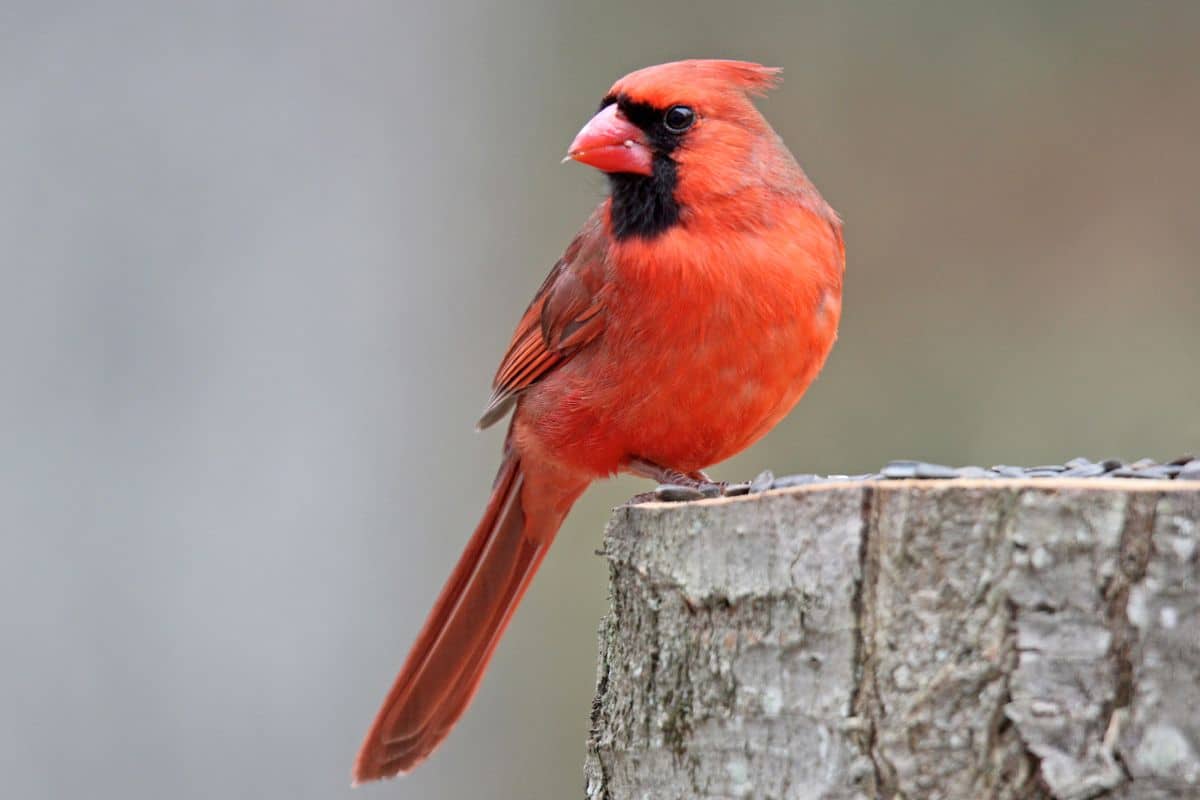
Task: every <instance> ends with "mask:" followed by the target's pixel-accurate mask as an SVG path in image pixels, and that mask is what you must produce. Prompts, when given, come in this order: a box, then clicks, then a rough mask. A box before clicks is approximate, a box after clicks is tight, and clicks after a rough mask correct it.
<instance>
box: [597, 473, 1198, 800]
mask: <svg viewBox="0 0 1200 800" xmlns="http://www.w3.org/2000/svg"><path fill="white" fill-rule="evenodd" d="M1198 551H1200V484H1196V483H1181V482H1168V481H1138V480H1068V479H1062V480H1014V481H995V480H990V481H969V480H955V481H878V482H860V483H840V484H818V485H814V486H805V487H799V488H796V489H789V490H782V491H773V492H768V493H766V494H761V495H755V496H751V497H743V498H729V499H716V500H705V501H699V502H693V503H686V504H664V503H647V504H643V505H636V506H625V507H622V508H619V509H617V511H616V513H615V515H614V517H613V519H612V521H611V522H610V524H609V527H608V531H607V533H606V536H605V545H604V554H605V556H606V557H607V558H608V561H609V564H610V572H611V596H612V609H611V612H610V613H609V614H608V616H607V617H606V618H605V620H604V622H603V624H602V626H601V629H600V663H599V669H598V679H597V689H596V698H595V701H594V704H593V709H592V729H591V735H590V737H589V741H588V756H587V763H586V766H585V771H586V778H587V790H586V791H587V796H588V797H589V798H603V799H605V800H626V798H629V799H630V800H633V799H634V798H636V799H637V800H643V798H646V799H653V800H660V799H662V798H831V799H833V798H839V799H840V798H855V799H856V800H857V799H862V800H869V799H870V798H888V800H893V799H894V798H908V800H938V799H939V798H942V799H944V800H964V799H966V798H1006V799H1008V798H1058V799H1059V800H1083V798H1096V797H1107V798H1122V799H1125V798H1181V797H1193V798H1197V797H1200V558H1198Z"/></svg>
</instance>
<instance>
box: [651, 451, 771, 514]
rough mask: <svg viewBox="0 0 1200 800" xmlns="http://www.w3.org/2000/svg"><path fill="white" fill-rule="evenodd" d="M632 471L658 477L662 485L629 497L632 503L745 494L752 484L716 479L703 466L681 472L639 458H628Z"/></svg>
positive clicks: (683, 501)
mask: <svg viewBox="0 0 1200 800" xmlns="http://www.w3.org/2000/svg"><path fill="white" fill-rule="evenodd" d="M629 471H630V472H632V473H633V474H634V475H640V476H641V477H643V478H650V479H651V480H654V481H658V483H659V485H658V487H657V488H656V489H655V490H654V491H653V492H643V493H641V494H638V495H635V496H634V497H633V498H631V499H630V501H629V502H630V504H631V505H636V504H638V503H650V502H658V503H685V502H688V501H689V500H702V499H704V498H706V497H732V496H734V495H739V494H746V493H747V492H749V491H750V484H748V483H745V484H743V483H737V484H731V483H729V482H728V481H714V480H713V479H712V478H710V477H708V475H706V474H704V473H703V472H701V471H700V470H696V471H695V472H680V471H679V470H675V469H668V468H667V467H660V466H658V465H657V464H654V463H651V462H649V461H644V460H642V459H640V458H637V459H633V460H632V461H630V462H629Z"/></svg>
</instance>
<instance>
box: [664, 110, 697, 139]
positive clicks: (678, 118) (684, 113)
mask: <svg viewBox="0 0 1200 800" xmlns="http://www.w3.org/2000/svg"><path fill="white" fill-rule="evenodd" d="M695 121H696V112H694V111H692V110H691V109H690V108H688V107H687V106H671V107H670V108H668V109H667V113H666V114H664V115H663V126H664V127H666V129H667V130H669V131H670V132H671V133H683V132H684V131H686V130H687V129H688V128H690V127H692V123H693V122H695Z"/></svg>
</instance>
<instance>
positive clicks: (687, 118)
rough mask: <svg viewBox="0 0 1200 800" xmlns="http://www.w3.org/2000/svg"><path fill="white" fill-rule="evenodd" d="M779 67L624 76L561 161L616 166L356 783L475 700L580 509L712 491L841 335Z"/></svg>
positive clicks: (830, 221)
mask: <svg viewBox="0 0 1200 800" xmlns="http://www.w3.org/2000/svg"><path fill="white" fill-rule="evenodd" d="M777 78H778V70H776V69H770V68H767V67H763V66H760V65H758V64H750V63H745V62H741V61H700V60H697V61H679V62H676V63H671V64H662V65H659V66H656V67H648V68H646V69H642V70H638V71H637V72H633V73H631V74H629V75H626V76H625V77H624V78H622V79H621V80H619V81H617V82H616V83H615V84H614V85H613V87H612V89H610V90H609V92H608V94H607V95H605V97H604V99H603V101H602V102H601V104H600V110H599V111H598V112H597V113H596V115H595V116H594V117H592V119H591V121H590V122H588V123H587V125H585V126H584V128H583V130H581V131H580V132H579V135H578V136H576V137H575V141H574V142H572V143H571V147H570V149H569V150H568V155H569V157H570V158H572V159H574V160H576V161H579V162H581V163H584V164H589V165H591V166H593V167H596V168H597V169H600V170H602V171H603V172H605V173H607V175H608V180H609V184H610V189H611V191H610V195H609V197H608V198H606V199H605V200H604V201H603V202H602V203H601V204H600V206H599V208H597V209H596V211H595V212H594V213H593V214H592V216H591V218H590V219H588V221H587V222H586V223H584V226H583V229H582V230H581V231H580V232H579V235H577V236H576V237H575V239H574V241H572V242H571V244H570V246H569V247H567V251H566V253H564V254H563V257H562V258H561V259H559V261H558V263H557V264H555V265H554V269H553V270H551V271H550V275H549V277H547V278H546V281H545V283H543V284H542V288H541V289H539V290H538V293H537V296H536V297H534V299H533V302H532V303H531V304H530V305H529V308H528V309H527V310H526V311H525V315H524V316H523V317H522V318H521V321H520V323H518V324H517V330H516V333H514V334H513V338H512V343H511V344H510V345H509V347H508V352H507V353H505V355H504V360H503V361H502V362H501V364H500V369H499V370H498V371H497V372H496V377H495V379H494V381H493V391H492V397H491V401H490V402H489V403H488V405H487V409H486V410H485V411H484V412H483V417H482V418H481V419H480V421H479V427H480V428H486V427H487V426H489V425H492V424H493V423H495V422H497V421H499V420H500V419H501V418H502V417H503V416H504V415H505V414H507V413H508V411H509V410H510V409H514V408H515V411H514V413H513V418H512V422H511V424H510V425H509V429H508V436H507V438H506V439H505V443H504V460H503V461H502V462H501V465H500V471H499V474H498V475H497V476H496V482H495V486H494V488H493V489H492V496H491V499H490V500H489V501H488V505H487V509H486V510H485V511H484V513H483V519H482V520H481V521H480V523H479V527H478V528H476V530H475V534H474V535H473V536H472V537H471V540H470V541H469V542H468V543H467V547H466V550H465V551H464V552H463V554H462V557H461V558H460V560H459V562H458V565H457V566H456V567H455V568H454V572H453V573H452V574H451V575H450V579H449V580H448V581H447V582H446V585H445V587H444V588H443V589H442V593H441V595H440V596H439V597H438V600H437V603H436V604H435V605H434V607H433V611H432V612H430V615H429V619H428V620H427V621H426V623H425V627H424V628H423V629H422V630H421V633H420V635H419V636H418V637H417V641H416V643H415V644H414V645H413V648H412V651H411V652H410V653H409V656H408V660H407V661H405V662H404V667H403V668H402V669H401V670H400V674H399V676H398V677H397V678H396V683H395V685H394V686H393V687H392V690H391V692H390V693H389V694H388V696H387V699H386V700H385V701H384V703H383V707H382V708H381V709H380V710H379V714H378V716H377V717H376V718H375V722H374V724H373V725H372V726H371V730H370V731H369V732H368V733H367V737H366V740H365V741H364V742H363V745H362V750H361V751H360V752H359V754H358V760H357V762H356V763H355V765H354V779H355V782H356V783H360V782H363V781H371V780H376V779H378V778H387V777H391V776H394V775H398V774H402V773H405V772H408V771H410V770H412V769H413V768H414V767H415V766H417V764H419V763H421V762H422V761H423V760H424V759H425V758H427V757H428V756H429V754H430V753H432V752H433V750H434V748H436V747H437V746H438V744H440V743H441V741H442V740H443V739H444V738H445V737H446V735H447V734H448V733H449V732H450V729H451V728H452V727H453V726H454V723H455V722H457V721H458V718H459V717H460V716H462V714H463V711H465V710H466V707H467V704H468V703H470V702H471V698H472V697H473V696H474V695H475V692H476V690H477V689H478V688H479V683H480V681H481V680H482V678H483V672H484V670H485V669H486V667H487V664H488V661H489V659H491V657H492V653H493V652H494V651H495V649H496V644H497V643H498V642H499V641H500V635H501V634H502V633H503V632H504V629H505V627H506V626H507V625H508V622H509V620H510V619H511V618H512V615H513V612H514V611H515V610H516V607H517V603H519V602H520V600H521V596H522V595H523V594H524V593H525V590H526V589H527V588H528V587H529V583H530V581H531V580H532V578H533V574H534V572H535V571H537V568H538V565H539V564H541V563H542V559H543V558H544V557H545V555H546V551H547V550H548V549H549V547H550V543H551V542H552V541H554V535H555V534H556V533H557V532H558V528H559V526H560V525H561V524H562V521H563V518H564V517H565V516H566V515H567V512H568V511H569V510H570V508H571V505H572V504H573V503H574V502H575V500H576V499H578V497H579V496H580V495H581V494H582V493H583V491H584V490H585V489H586V488H587V487H588V484H590V483H591V482H592V481H594V480H596V479H597V478H603V477H607V476H610V475H614V474H616V473H618V472H631V473H633V474H635V475H641V476H643V477H647V478H652V479H654V480H657V481H660V482H671V483H687V484H692V485H696V484H702V483H707V482H708V478H707V476H705V474H704V473H703V472H701V470H702V469H704V468H705V467H707V466H709V465H710V464H714V463H716V462H718V461H722V460H724V459H726V458H729V457H730V456H732V455H734V454H735V453H737V452H739V451H741V450H744V449H745V448H747V447H749V446H750V445H751V444H753V443H754V442H756V441H757V440H758V439H759V438H761V437H762V436H763V435H764V434H765V433H766V432H767V431H769V430H771V428H773V427H774V426H775V425H776V424H777V423H778V422H779V421H780V420H781V419H783V417H784V415H786V414H787V413H788V411H790V410H791V408H792V406H794V405H795V404H796V401H797V400H799V399H800V396H801V395H802V394H803V393H804V390H805V389H806V388H807V387H808V385H809V383H811V382H812V380H813V378H815V377H816V375H817V372H819V371H820V369H821V366H822V365H823V364H824V363H825V358H826V356H828V355H829V351H830V349H831V348H832V347H833V342H834V339H835V338H837V327H838V319H839V317H840V316H841V308H842V274H843V272H844V267H845V249H844V246H843V243H842V228H841V222H840V220H839V219H838V216H837V214H836V213H835V212H834V211H833V209H832V208H830V207H829V205H828V204H827V203H826V202H825V201H824V200H823V199H822V198H821V195H820V194H819V193H818V192H817V190H816V188H814V187H813V185H812V183H810V182H809V180H808V178H807V177H806V176H805V174H804V172H803V171H802V170H801V169H800V167H799V165H798V164H797V163H796V161H795V159H794V158H792V155H791V153H789V152H788V150H787V148H786V147H785V146H784V144H783V142H782V141H781V140H780V139H779V137H778V135H776V133H775V131H774V130H772V129H771V126H770V125H768V124H767V122H766V120H764V119H763V117H762V116H761V115H760V114H759V113H758V111H757V110H756V109H755V108H754V105H753V104H752V103H751V102H750V99H749V96H750V95H755V94H762V93H764V92H765V91H766V90H767V89H769V88H771V87H772V86H773V85H774V84H775V82H776V80H777Z"/></svg>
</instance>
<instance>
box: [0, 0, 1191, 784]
mask: <svg viewBox="0 0 1200 800" xmlns="http://www.w3.org/2000/svg"><path fill="white" fill-rule="evenodd" d="M170 6H171V4H157V3H149V2H144V3H139V2H115V3H104V4H99V3H53V2H51V3H42V2H23V1H22V0H8V1H7V2H5V3H4V4H3V6H0V247H2V250H0V256H2V262H0V263H2V268H3V286H4V290H3V292H2V294H0V297H2V299H0V304H2V306H0V349H2V353H3V360H2V362H0V365H2V368H3V386H2V393H0V398H2V399H0V409H2V411H0V475H2V476H3V480H0V530H2V537H3V538H2V540H0V547H2V549H0V624H2V625H3V632H4V650H3V657H2V659H0V796H3V797H6V798H21V799H22V800H29V799H34V798H75V797H92V798H120V799H121V800H126V799H128V798H164V797H168V798H177V799H181V800H182V799H184V798H241V797H246V798H275V797H279V798H295V799H298V798H331V797H349V796H350V795H349V792H350V790H349V788H348V786H347V784H348V776H349V770H350V765H351V762H352V759H353V756H354V754H355V751H356V748H357V746H358V744H359V740H360V737H361V736H362V734H363V733H364V731H365V729H366V726H367V724H368V723H369V722H370V721H371V718H372V715H373V714H374V713H375V710H376V707H377V704H378V703H379V701H380V700H381V699H382V697H383V694H384V692H385V690H386V689H387V687H388V686H389V685H390V682H391V680H392V677H393V674H394V672H395V670H396V668H397V667H398V666H399V664H400V661H401V659H402V657H403V656H404V654H405V652H406V650H407V648H408V646H409V644H410V642H411V640H412V638H413V636H414V635H415V634H416V631H417V629H418V627H419V625H420V623H421V621H422V619H423V617H424V615H425V613H426V611H427V610H428V608H429V605H430V603H431V602H432V600H433V598H434V596H435V594H436V592H437V590H438V588H439V587H440V585H441V582H442V580H443V578H444V577H445V575H446V574H447V573H448V572H449V569H450V566H451V564H452V563H453V561H454V560H455V559H456V557H457V555H458V552H459V548H460V547H461V546H462V544H463V542H464V541H465V539H466V537H467V535H468V534H469V533H470V531H471V529H472V528H473V527H474V524H475V522H476V515H477V514H478V512H479V510H480V509H481V507H482V504H483V502H484V499H485V496H486V493H487V489H488V486H489V483H490V480H491V478H492V474H493V469H494V464H495V461H496V456H497V453H498V449H499V446H500V439H501V436H502V426H501V428H498V429H495V430H492V431H489V432H487V433H486V434H482V435H480V434H476V433H475V432H474V431H473V430H472V424H473V422H474V420H475V418H476V415H477V413H478V412H479V410H480V408H481V406H482V403H483V400H484V399H485V396H486V394H487V387H488V382H489V379H490V377H491V373H492V370H493V369H494V367H495V364H496V362H497V360H498V359H499V357H500V355H501V353H502V351H503V349H504V347H505V344H506V342H507V339H508V335H509V333H510V331H511V329H512V325H513V324H514V323H515V321H516V320H517V318H518V316H519V314H520V313H521V311H522V309H523V308H524V306H525V304H526V302H527V301H528V299H529V297H530V296H531V295H532V293H533V291H534V290H535V289H536V287H537V286H538V284H539V282H540V281H541V279H542V277H543V276H544V275H545V273H546V271H547V270H548V269H549V267H550V266H551V264H552V263H553V262H554V260H555V258H556V257H557V256H558V254H559V253H560V251H561V249H562V248H563V246H564V245H565V244H566V243H567V241H568V240H569V238H570V236H571V235H572V233H573V231H574V230H575V228H576V226H577V225H578V224H579V223H580V222H581V221H582V220H583V219H584V217H585V215H586V214H587V213H588V211H589V209H590V208H591V207H592V206H593V205H594V204H595V203H596V202H597V201H598V200H599V199H600V198H601V196H602V194H603V191H604V182H603V180H602V178H601V177H600V176H599V175H598V174H595V173H593V172H592V171H591V170H589V169H587V168H585V167H581V166H578V165H570V166H559V163H558V162H559V158H560V156H561V155H562V153H563V152H564V149H565V147H566V145H567V143H568V142H569V141H570V139H571V137H572V136H573V135H574V133H575V132H576V131H577V130H578V128H579V127H580V126H581V125H582V124H583V122H584V121H585V120H586V119H587V117H588V116H589V114H590V112H592V111H593V110H594V109H595V107H596V103H597V101H598V99H599V98H600V97H601V95H603V94H604V92H605V90H606V89H607V87H608V86H609V84H610V83H611V82H612V81H613V80H614V79H616V78H617V77H618V76H620V75H621V74H623V73H625V72H626V71H628V70H630V69H633V68H636V67H640V66H644V65H646V64H650V63H655V62H660V61H665V60H670V59H674V58H678V57H688V56H709V57H712V56H720V57H741V58H748V59H753V60H759V61H763V62H765V63H768V64H774V65H779V66H782V67H784V68H785V70H786V81H785V83H784V85H783V86H782V88H780V89H779V90H778V91H777V92H775V93H774V94H773V95H772V96H771V97H770V98H769V99H768V100H766V101H764V103H763V105H762V107H763V109H764V110H765V112H766V114H767V116H768V117H769V118H770V119H771V120H772V121H773V123H774V124H775V126H776V127H777V129H778V130H779V131H780V132H781V133H782V135H783V136H784V138H785V140H786V141H787V142H788V143H789V144H790V145H791V147H792V149H793V151H794V152H795V153H796V154H797V156H798V157H799V159H800V160H801V162H802V163H803V164H804V165H805V166H806V168H807V169H808V171H809V173H810V174H811V176H812V177H813V179H814V180H815V181H816V183H817V184H818V186H819V187H820V188H821V189H822V191H823V192H824V193H825V195H826V197H827V198H828V199H829V200H830V202H831V203H832V204H833V205H834V206H835V207H836V208H837V209H839V210H840V211H841V212H842V213H843V214H844V216H845V218H846V225H847V227H846V237H847V242H848V261H849V271H848V278H847V280H848V284H847V289H846V292H847V294H846V304H845V317H844V323H843V327H842V336H841V340H840V342H839V344H838V346H837V348H836V349H835V351H834V354H833V357H832V359H831V361H830V363H829V366H828V368H827V369H826V371H825V373H824V375H823V376H822V378H821V379H820V380H819V381H818V382H817V384H816V385H815V386H814V387H813V389H812V390H811V392H810V394H809V396H808V397H807V398H806V400H805V401H804V402H802V403H801V405H800V407H799V409H798V410H797V411H796V412H795V413H794V414H793V415H792V416H791V417H790V418H789V420H788V421H787V422H786V423H785V424H783V425H782V426H781V427H780V428H779V429H778V430H777V431H776V432H775V433H774V434H773V435H772V436H771V437H769V439H768V440H767V441H766V442H765V443H763V444H762V445H760V446H758V447H756V448H755V449H754V450H752V451H750V452H748V453H746V454H745V455H743V456H741V457H739V458H738V459H737V460H736V461H734V462H731V463H728V464H725V465H721V466H720V467H718V468H717V469H716V470H715V472H716V473H717V474H718V475H719V476H721V477H724V478H731V479H732V478H745V477H749V476H751V475H753V474H754V473H755V472H757V471H759V470H760V469H763V468H766V467H770V468H772V469H774V470H775V471H776V472H777V473H784V472H788V471H817V472H861V471H868V470H872V469H875V468H877V467H879V466H880V465H882V464H883V463H884V462H885V461H886V460H888V459H889V458H896V457H917V458H924V459H930V460H937V461H943V462H949V463H953V464H963V463H980V464H984V465H987V464H992V463H997V462H1008V463H1020V464H1036V463H1043V462H1047V461H1051V462H1054V461H1061V460H1063V459H1066V458H1068V457H1070V456H1074V455H1080V454H1082V455H1088V456H1091V457H1094V458H1103V457H1108V456H1113V455H1115V456H1118V457H1124V458H1127V459H1134V458H1138V457H1141V456H1153V457H1157V458H1168V457H1172V456H1176V455H1178V454H1180V453H1181V452H1183V451H1185V450H1189V449H1192V450H1196V449H1200V355H1197V350H1198V348H1197V343H1198V342H1200V255H1198V254H1200V192H1198V189H1197V187H1198V186H1200V146H1198V143H1200V101H1198V98H1200V54H1198V51H1197V46H1196V42H1197V41H1198V40H1200V4H1197V3H1195V2H1156V3H1153V4H1139V5H1137V6H1136V8H1135V7H1134V6H1131V5H1129V4H1127V3H1125V2H1086V3H1085V2H1073V3H1055V4H1047V3H1041V2H1032V1H1031V2H1025V3H1009V4H1005V5H1004V6H1003V7H999V6H997V7H987V6H974V5H971V4H966V3H957V2H929V3H919V4H897V3H890V2H863V3H854V4H848V3H820V4H809V3H785V2H777V3H764V4H752V5H735V4H732V3H728V2H706V3H699V4H697V3H690V2H688V3H685V2H674V3H656V4H653V5H651V4H643V3H637V2H630V0H613V2H607V3H600V4H597V3H577V4H559V3H551V2H545V1H544V0H522V1H521V2H519V3H498V2H497V3H487V2H482V1H480V2H473V3H467V4H457V3H448V4H441V5H437V6H436V7H435V6H434V4H416V3H413V4H408V5H404V4H397V3H393V2H355V3H345V4H334V3H326V2H321V3H316V2H291V3H276V4H264V3H224V2H218V3H191V4H186V5H185V4H174V6H173V7H170ZM646 488H647V484H645V483H644V482H643V483H639V482H637V481H634V480H631V479H622V480H619V481H615V482H610V483H608V484H606V485H603V486H598V487H596V488H595V489H593V490H592V492H591V493H589V494H588V496H587V497H586V498H585V499H584V500H583V501H582V502H581V504H580V505H579V507H578V508H577V509H576V512H575V513H574V514H573V515H572V516H571V518H570V519H569V520H568V521H567V524H566V526H565V528H564V530H563V533H562V535H561V536H560V539H559V542H558V544H557V546H556V548H555V550H554V551H553V552H552V553H551V555H550V557H549V559H548V561H547V563H546V565H545V567H544V568H543V571H542V574H541V575H540V576H539V577H538V580H537V581H536V583H535V584H534V587H533V589H532V591H531V592H530V593H529V596H528V599H527V600H526V602H525V604H524V607H523V608H522V610H521V612H520V613H519V614H518V616H517V619H516V621H515V623H514V625H513V627H512V629H511V631H510V633H509V635H508V637H507V638H506V640H505V641H504V643H503V645H502V646H501V647H500V649H499V652H498V654H497V657H496V660H495V663H494V666H493V668H492V670H491V672H490V675H489V677H488V680H487V681H486V682H485V684H484V687H483V690H482V692H481V693H480V695H479V696H478V699H477V700H476V701H475V704H474V707H473V708H472V710H471V712H470V713H469V714H468V715H467V717H466V718H465V719H464V721H463V723H462V724H461V725H460V727H459V728H458V730H457V731H456V732H455V733H454V735H453V736H452V737H451V738H450V740H449V742H448V743H447V744H446V746H445V747H444V748H443V749H442V750H441V751H439V752H438V753H437V754H436V756H435V757H434V758H433V760H432V761H431V762H430V763H428V764H426V765H425V766H424V767H423V768H422V769H420V770H419V771H418V772H417V773H416V774H415V775H413V776H411V777H409V778H406V779H404V780H402V781H399V782H391V783H388V784H384V785H373V786H369V787H366V788H364V789H359V790H356V793H355V794H354V795H353V796H354V797H358V798H372V797H380V798H383V797H396V798H452V797H453V798H461V797H513V798H518V797H519V798H569V797H579V796H581V794H582V783H583V781H582V777H581V769H580V765H581V762H582V756H583V741H584V735H585V730H586V726H587V718H588V710H589V703H590V699H591V694H592V688H593V681H594V635H595V628H596V625H597V622H598V620H599V617H600V615H601V614H602V612H603V611H604V609H605V606H606V598H605V578H606V573H605V569H604V566H603V564H602V562H601V561H600V559H598V558H596V557H595V556H594V555H593V552H592V551H593V550H594V549H595V548H596V547H597V546H598V544H599V542H600V535H601V529H602V525H603V523H604V520H605V518H606V516H607V513H608V509H609V508H610V507H611V506H613V505H615V504H617V503H619V502H621V501H622V500H623V499H624V498H626V497H627V496H628V495H630V494H631V493H633V492H635V491H640V490H644V489H646Z"/></svg>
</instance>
